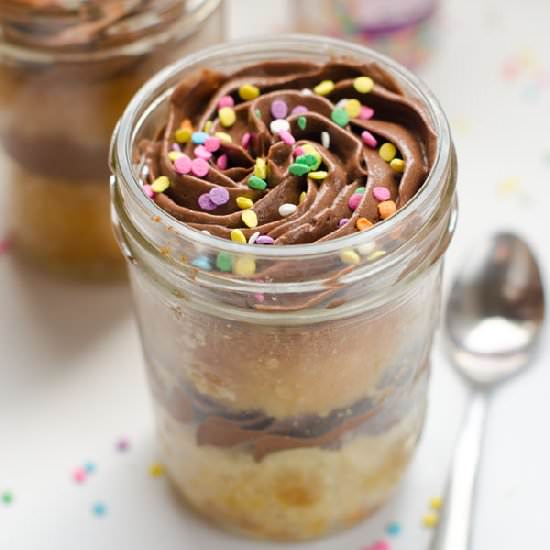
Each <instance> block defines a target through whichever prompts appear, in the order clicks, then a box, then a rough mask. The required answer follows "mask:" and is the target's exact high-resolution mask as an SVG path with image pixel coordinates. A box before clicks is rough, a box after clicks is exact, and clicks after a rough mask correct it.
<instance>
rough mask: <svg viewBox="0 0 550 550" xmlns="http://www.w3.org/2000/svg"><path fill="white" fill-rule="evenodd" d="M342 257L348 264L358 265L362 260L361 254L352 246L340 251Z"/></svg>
mask: <svg viewBox="0 0 550 550" xmlns="http://www.w3.org/2000/svg"><path fill="white" fill-rule="evenodd" d="M340 259H341V260H342V262H344V263H345V264H348V265H358V264H359V263H360V262H361V256H359V254H357V252H355V250H353V249H351V248H344V250H342V251H341V252H340Z"/></svg>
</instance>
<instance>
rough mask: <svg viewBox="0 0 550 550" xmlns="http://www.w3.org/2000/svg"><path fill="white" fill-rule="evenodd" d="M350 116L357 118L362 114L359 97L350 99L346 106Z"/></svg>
mask: <svg viewBox="0 0 550 550" xmlns="http://www.w3.org/2000/svg"><path fill="white" fill-rule="evenodd" d="M344 108H345V110H346V112H347V113H348V115H349V117H350V118H357V117H358V116H359V115H360V114H361V109H362V105H361V102H360V101H359V100H358V99H355V98H354V99H350V100H349V101H348V102H346V106H345V107H344Z"/></svg>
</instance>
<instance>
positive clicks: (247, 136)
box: [241, 132, 252, 149]
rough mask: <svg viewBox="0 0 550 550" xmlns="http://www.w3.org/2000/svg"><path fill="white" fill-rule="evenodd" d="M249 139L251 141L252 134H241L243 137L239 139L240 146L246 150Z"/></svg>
mask: <svg viewBox="0 0 550 550" xmlns="http://www.w3.org/2000/svg"><path fill="white" fill-rule="evenodd" d="M251 139H252V134H251V133H250V132H245V133H244V134H243V137H242V138H241V145H242V146H243V147H244V148H245V149H246V148H247V147H248V145H249V144H250V140H251Z"/></svg>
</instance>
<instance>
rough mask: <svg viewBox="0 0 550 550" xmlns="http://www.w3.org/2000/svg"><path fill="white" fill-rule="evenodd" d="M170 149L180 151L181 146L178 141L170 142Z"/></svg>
mask: <svg viewBox="0 0 550 550" xmlns="http://www.w3.org/2000/svg"><path fill="white" fill-rule="evenodd" d="M172 151H176V153H181V147H180V144H179V143H172Z"/></svg>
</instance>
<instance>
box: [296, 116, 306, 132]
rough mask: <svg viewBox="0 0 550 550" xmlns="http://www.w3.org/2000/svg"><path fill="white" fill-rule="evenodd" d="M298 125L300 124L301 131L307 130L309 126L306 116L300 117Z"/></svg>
mask: <svg viewBox="0 0 550 550" xmlns="http://www.w3.org/2000/svg"><path fill="white" fill-rule="evenodd" d="M297 123H298V128H300V130H305V129H306V126H307V118H306V117H305V116H299V117H298V120H297Z"/></svg>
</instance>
